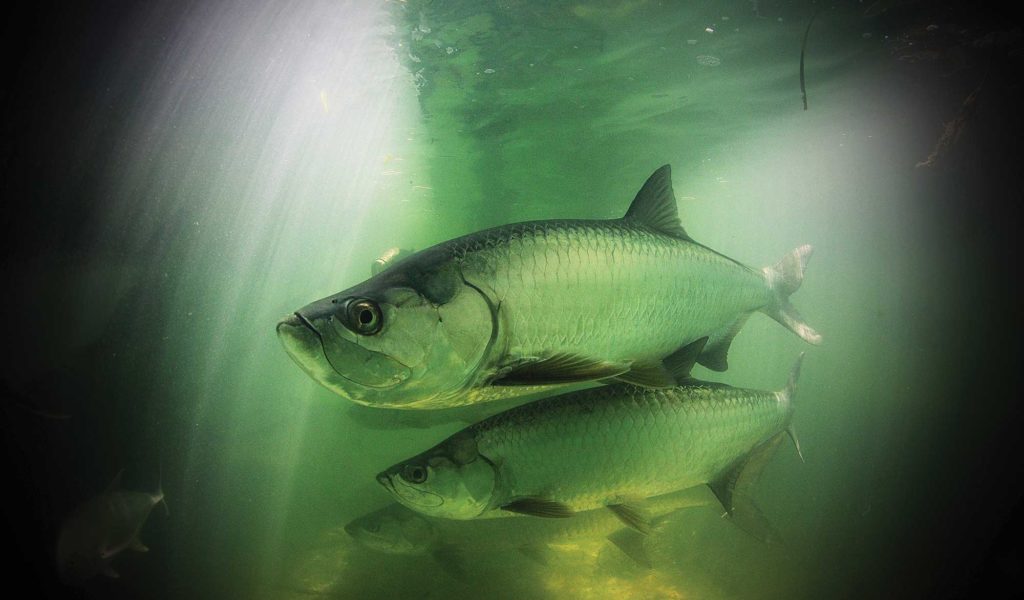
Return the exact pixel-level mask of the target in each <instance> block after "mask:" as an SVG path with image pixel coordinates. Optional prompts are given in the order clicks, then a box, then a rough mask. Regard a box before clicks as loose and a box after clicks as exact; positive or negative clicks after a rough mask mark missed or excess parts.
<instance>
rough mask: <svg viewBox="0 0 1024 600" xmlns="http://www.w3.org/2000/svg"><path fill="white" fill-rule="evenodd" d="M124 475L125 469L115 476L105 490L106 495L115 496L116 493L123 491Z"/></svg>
mask: <svg viewBox="0 0 1024 600" xmlns="http://www.w3.org/2000/svg"><path fill="white" fill-rule="evenodd" d="M122 474H124V469H121V470H120V471H118V472H117V475H114V480H113V481H111V482H110V485H108V486H107V489H105V490H103V493H104V494H113V493H114V492H116V491H118V490H120V489H121V475H122Z"/></svg>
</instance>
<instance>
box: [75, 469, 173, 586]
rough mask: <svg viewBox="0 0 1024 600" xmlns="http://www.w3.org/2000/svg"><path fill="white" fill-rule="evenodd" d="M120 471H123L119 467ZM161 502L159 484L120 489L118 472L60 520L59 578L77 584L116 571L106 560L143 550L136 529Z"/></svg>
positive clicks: (140, 527)
mask: <svg viewBox="0 0 1024 600" xmlns="http://www.w3.org/2000/svg"><path fill="white" fill-rule="evenodd" d="M122 472H123V471H122ZM161 503H162V504H163V505H164V509H165V510H166V509H167V502H166V501H165V500H164V492H163V487H162V486H160V485H158V486H157V491H156V492H155V493H146V492H133V491H129V490H124V489H121V472H118V474H117V476H116V477H115V478H114V481H112V482H111V483H110V485H109V486H108V487H107V489H106V490H105V491H104V492H103V493H102V494H99V495H98V496H96V497H94V498H92V499H90V500H88V501H87V502H85V503H84V504H82V505H81V506H79V507H78V508H77V509H76V510H75V511H74V512H73V513H72V514H71V515H70V516H68V518H67V519H66V520H65V521H64V524H63V526H62V527H61V531H60V537H59V538H58V539H57V570H58V572H59V574H60V578H61V580H63V581H64V582H65V583H70V584H81V583H84V582H85V581H86V580H88V579H91V578H92V577H94V576H96V575H98V574H100V573H102V574H104V575H106V576H108V577H117V576H118V574H117V572H116V571H114V569H113V568H111V566H110V560H111V559H112V558H113V557H114V556H116V555H117V554H118V553H120V552H121V551H122V550H125V549H129V550H135V551H136V552H146V551H148V550H149V549H148V548H146V546H144V545H143V544H142V542H140V541H139V532H140V531H141V530H142V526H143V525H144V524H145V523H146V519H147V518H149V513H150V511H152V510H153V507H154V506H156V505H157V504H161Z"/></svg>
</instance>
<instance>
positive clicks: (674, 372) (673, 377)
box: [616, 337, 708, 388]
mask: <svg viewBox="0 0 1024 600" xmlns="http://www.w3.org/2000/svg"><path fill="white" fill-rule="evenodd" d="M707 341H708V338H707V337H702V338H700V339H699V340H696V341H693V342H690V343H689V344H686V345H685V346H683V347H681V348H679V349H678V350H676V351H675V352H673V353H672V354H669V355H668V356H666V357H665V358H664V359H662V360H661V361H660V362H657V363H653V364H645V363H641V364H634V365H633V366H632V367H631V368H630V370H629V371H628V372H626V373H623V374H622V375H619V376H618V377H617V378H616V379H618V380H619V381H624V382H626V383H632V384H633V385H639V386H642V387H651V388H663V387H675V386H677V385H679V384H680V383H682V382H683V381H686V380H687V379H689V377H690V370H691V369H693V365H694V364H695V363H696V362H697V359H698V357H699V356H700V355H701V352H702V351H703V350H704V345H705V344H706V343H707Z"/></svg>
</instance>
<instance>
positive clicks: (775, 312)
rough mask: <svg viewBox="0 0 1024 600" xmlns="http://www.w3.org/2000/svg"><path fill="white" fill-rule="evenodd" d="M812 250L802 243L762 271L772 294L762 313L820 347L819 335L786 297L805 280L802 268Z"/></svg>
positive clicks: (805, 265)
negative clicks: (771, 298) (772, 298)
mask: <svg viewBox="0 0 1024 600" xmlns="http://www.w3.org/2000/svg"><path fill="white" fill-rule="evenodd" d="M812 251H813V248H811V246H810V245H809V244H805V245H803V246H800V247H799V248H797V249H795V250H793V251H792V252H790V253H789V254H787V255H785V256H783V257H782V260H780V261H779V262H777V263H775V264H774V265H772V266H770V267H765V268H763V269H761V271H762V272H763V273H764V276H765V279H766V280H767V281H768V287H769V288H771V290H772V293H773V294H774V301H773V302H772V303H771V304H769V305H768V306H767V307H765V308H764V313H765V314H766V315H768V316H769V317H771V318H773V319H775V320H776V321H778V322H779V323H781V324H782V325H783V326H785V327H786V328H787V329H789V330H790V331H792V332H793V333H795V334H797V335H798V336H800V337H801V338H803V339H804V340H805V341H807V342H810V343H812V344H820V343H821V334H819V333H818V332H817V331H815V330H814V329H812V328H811V326H810V325H808V324H807V323H804V319H803V317H801V316H800V313H799V312H797V310H796V308H795V307H794V306H793V305H792V304H790V303H789V297H790V296H791V295H792V294H793V293H794V292H796V291H797V290H798V289H800V284H801V283H803V281H804V269H805V268H806V267H807V261H808V260H809V259H810V258H811V252H812Z"/></svg>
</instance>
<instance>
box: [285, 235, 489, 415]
mask: <svg viewBox="0 0 1024 600" xmlns="http://www.w3.org/2000/svg"><path fill="white" fill-rule="evenodd" d="M494 322H495V320H494V318H493V317H492V310H491V305H490V302H489V300H488V299H487V298H486V297H485V296H484V295H483V294H482V293H481V292H480V291H479V290H478V289H477V288H475V287H473V286H471V285H468V284H467V283H466V282H465V281H463V279H462V277H461V275H460V273H459V271H458V269H457V268H456V267H455V266H454V265H453V264H451V262H450V261H445V260H440V259H439V258H438V256H437V253H434V254H431V253H429V252H427V251H424V252H421V253H418V254H417V255H414V256H412V257H409V258H408V259H406V260H403V261H402V263H401V264H399V265H395V266H393V267H391V268H389V269H387V270H385V271H382V272H380V273H378V274H377V275H374V276H373V277H371V278H370V279H368V280H366V281H364V282H363V283H361V284H359V285H357V286H355V287H352V288H350V289H348V290H345V291H343V292H340V293H338V294H334V295H333V296H328V297H326V298H323V299H321V300H318V301H316V302H313V303H311V304H309V305H307V306H304V307H303V308H300V309H299V310H297V311H295V312H294V313H293V314H292V315H289V316H288V317H286V318H284V319H283V320H281V321H280V322H279V323H278V325H277V333H278V337H279V338H280V339H281V342H282V343H283V344H284V347H285V350H286V351H287V352H288V354H289V355H290V356H291V357H292V359H293V360H294V361H295V362H296V363H297V364H298V365H299V367H301V368H302V369H303V370H304V371H305V372H306V373H307V374H308V375H309V376H310V377H312V378H313V379H314V380H316V381H317V382H319V383H320V384H321V385H323V386H324V387H326V388H327V389H329V390H331V391H332V392H334V393H336V394H338V395H340V396H342V397H344V398H347V399H348V400H351V401H352V402H356V403H358V404H363V405H367V406H378V407H390V408H424V407H431V406H435V407H436V406H444V405H445V402H446V401H451V400H452V399H454V398H456V397H457V396H458V395H459V394H460V393H462V392H463V391H464V390H465V389H466V388H468V387H469V386H471V385H472V384H473V383H474V382H475V380H476V379H477V377H478V373H479V371H480V366H481V364H482V363H483V361H484V358H485V357H486V354H487V351H488V350H489V348H490V346H491V343H492V332H493V331H494V328H495V324H494Z"/></svg>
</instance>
